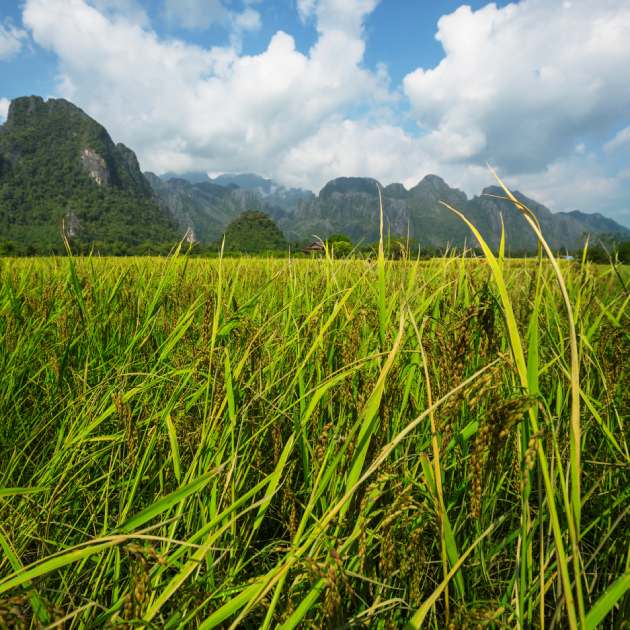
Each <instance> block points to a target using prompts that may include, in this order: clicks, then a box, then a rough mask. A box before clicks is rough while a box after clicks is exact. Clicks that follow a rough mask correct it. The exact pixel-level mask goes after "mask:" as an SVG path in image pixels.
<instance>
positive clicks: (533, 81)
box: [404, 0, 630, 173]
mask: <svg viewBox="0 0 630 630" xmlns="http://www.w3.org/2000/svg"><path fill="white" fill-rule="evenodd" d="M436 38H437V39H438V40H439V41H440V42H441V44H442V46H443V48H444V52H445V57H444V59H443V60H442V61H441V62H440V64H439V65H438V66H436V67H435V68H429V69H425V68H418V69H417V70H415V71H414V72H412V73H410V74H408V75H407V76H406V77H405V79H404V89H405V92H406V94H407V96H408V97H409V100H410V103H411V105H412V108H413V114H414V116H415V118H416V120H417V121H418V123H419V124H420V125H421V126H422V127H423V128H425V129H426V130H427V132H428V136H427V139H426V143H427V146H428V147H431V149H432V151H433V152H435V153H439V154H440V155H441V156H442V158H443V159H445V160H450V159H453V160H472V161H477V162H479V163H483V162H485V161H486V160H490V161H493V162H495V163H498V164H500V165H501V166H503V168H504V169H506V170H507V171H508V172H512V173H517V172H525V171H532V172H533V171H541V170H544V168H545V167H546V166H547V165H548V164H550V163H551V162H553V161H554V160H556V159H558V158H560V157H562V156H564V155H568V154H569V153H570V152H571V151H572V150H573V149H574V147H575V145H576V144H577V143H578V142H579V141H580V140H582V139H583V138H585V137H586V138H589V139H591V140H595V141H597V140H600V141H601V139H602V138H603V137H604V136H605V134H606V133H607V129H608V127H609V125H610V123H611V121H619V120H623V119H624V118H625V119H627V117H628V116H630V82H628V80H627V68H628V62H629V61H630V4H629V3H628V2H627V0H606V1H605V2H603V1H602V2H593V1H592V0H575V1H573V2H571V3H564V5H563V4H561V3H557V2H549V0H522V1H521V2H519V3H518V4H509V5H507V6H505V7H503V8H498V7H497V6H496V5H495V4H488V5H486V6H485V7H484V8H482V9H479V10H478V11H473V10H472V9H471V8H470V7H468V6H462V7H460V8H459V9H458V10H457V11H455V12H454V13H452V14H450V15H446V16H443V17H442V18H441V19H440V20H439V22H438V32H437V35H436Z"/></svg>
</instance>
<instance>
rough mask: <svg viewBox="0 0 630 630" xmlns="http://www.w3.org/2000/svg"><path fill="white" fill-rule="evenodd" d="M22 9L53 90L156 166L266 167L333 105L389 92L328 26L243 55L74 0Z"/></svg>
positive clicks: (353, 41) (349, 42)
mask: <svg viewBox="0 0 630 630" xmlns="http://www.w3.org/2000/svg"><path fill="white" fill-rule="evenodd" d="M359 17H361V16H359ZM23 19H24V23H25V24H26V25H27V27H28V28H29V29H31V31H32V34H33V37H34V39H35V41H36V42H37V43H38V44H39V45H41V46H43V47H45V48H47V49H50V50H52V51H54V52H55V53H56V55H57V56H58V58H59V61H60V73H61V77H62V82H61V83H60V85H59V91H60V92H61V94H62V95H63V96H65V97H66V98H69V99H70V100H73V101H74V102H76V103H77V104H78V105H80V106H81V107H82V108H83V109H85V110H86V111H88V112H89V113H90V114H91V115H92V116H94V117H95V118H96V119H98V120H99V121H101V122H102V123H103V124H105V125H106V127H107V128H108V129H109V130H110V131H111V133H112V134H113V135H114V136H115V137H116V138H117V139H122V140H123V141H125V142H126V143H127V144H129V145H130V146H131V147H133V148H134V149H135V150H137V151H138V153H139V156H140V159H141V163H142V164H143V166H144V167H146V168H151V169H155V170H158V171H162V170H178V169H180V170H181V169H186V168H193V167H194V168H203V169H207V170H212V171H216V170H223V171H230V170H240V169H244V168H247V169H248V170H256V169H259V170H264V171H269V170H270V169H269V166H270V164H272V165H273V164H276V163H279V162H281V161H282V158H283V155H285V154H286V152H287V151H289V149H290V148H291V147H293V146H296V145H298V144H299V143H300V142H302V141H303V140H304V139H305V138H308V137H309V136H311V135H313V134H315V133H316V132H317V130H318V129H319V128H320V126H321V125H322V124H323V123H324V122H325V121H326V120H327V119H328V118H329V117H330V116H333V115H335V114H336V112H338V111H340V110H342V109H343V108H344V107H350V106H352V105H353V104H354V103H357V102H369V100H370V99H372V98H373V95H374V94H376V95H377V96H378V95H379V94H380V95H381V96H383V97H385V96H386V95H387V90H386V89H385V88H383V86H382V85H381V78H379V77H380V75H379V76H376V75H374V74H372V73H370V72H368V71H366V70H364V69H362V68H361V67H360V63H361V60H362V57H363V51H364V43H363V40H362V39H361V37H360V36H358V35H355V34H353V33H347V32H344V31H339V30H337V29H335V30H332V31H328V30H322V34H321V35H320V37H319V39H318V41H317V42H316V44H315V45H314V46H313V48H312V50H310V51H309V53H308V54H303V53H301V52H299V51H298V50H296V48H295V42H294V40H293V38H292V37H291V36H290V35H288V34H286V33H284V32H282V31H278V32H277V33H276V34H275V35H274V36H273V37H272V39H271V41H270V42H269V45H268V47H267V49H266V50H265V51H264V52H263V53H261V54H259V55H252V56H248V55H239V54H238V52H237V51H236V50H235V49H234V48H233V47H227V48H216V47H215V48H210V49H204V48H201V47H199V46H194V45H191V44H187V43H184V42H182V41H177V40H161V39H160V38H159V37H158V36H157V35H156V34H155V33H154V32H153V31H150V30H148V29H143V28H141V27H140V26H138V25H137V24H133V23H128V22H125V21H122V20H114V19H111V18H110V17H109V16H107V15H104V14H102V13H100V12H98V11H97V10H96V9H95V8H94V7H92V6H90V5H88V4H87V3H86V2H84V0H28V2H27V4H26V6H25V9H24V14H23ZM357 19H359V18H357ZM272 170H274V175H275V174H276V172H275V169H273V168H272Z"/></svg>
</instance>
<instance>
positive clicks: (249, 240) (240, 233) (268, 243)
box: [225, 211, 288, 253]
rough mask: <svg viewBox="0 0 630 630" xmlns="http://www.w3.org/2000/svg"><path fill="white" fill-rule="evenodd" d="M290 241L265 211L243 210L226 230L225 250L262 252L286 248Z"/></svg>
mask: <svg viewBox="0 0 630 630" xmlns="http://www.w3.org/2000/svg"><path fill="white" fill-rule="evenodd" d="M287 247H288V243H287V241H286V239H285V238H284V235H283V234H282V232H281V231H280V230H279V229H278V226H277V225H276V224H275V223H274V222H273V220H272V219H271V218H270V217H268V216H267V215H266V214H265V213H264V212H255V211H248V212H243V214H241V215H240V216H239V217H237V218H236V219H234V221H232V222H231V223H230V224H229V225H228V226H227V229H226V230H225V251H228V252H242V253H261V252H270V251H275V250H286V249H287Z"/></svg>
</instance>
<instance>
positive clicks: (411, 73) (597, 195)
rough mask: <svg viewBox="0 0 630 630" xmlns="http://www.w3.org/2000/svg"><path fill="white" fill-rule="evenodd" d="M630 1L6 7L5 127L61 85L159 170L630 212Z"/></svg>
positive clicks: (279, 0)
mask: <svg viewBox="0 0 630 630" xmlns="http://www.w3.org/2000/svg"><path fill="white" fill-rule="evenodd" d="M629 62H630V3H629V2H628V1H627V0H601V1H598V2H593V1H592V0H520V1H519V2H512V3H507V2H495V3H491V4H490V3H486V2H482V1H475V2H467V3H465V4H464V3H462V2H459V1H457V0H435V1H434V0H431V1H429V0H416V1H412V0H380V1H379V0H263V1H261V0H153V1H149V0H24V1H19V2H18V1H12V0H0V121H1V120H2V119H3V118H4V117H5V116H6V112H7V109H8V104H9V101H10V99H11V98H14V97H16V96H20V95H24V94H40V95H42V96H45V97H65V98H68V99H69V100H72V101H73V102H75V103H76V104H77V105H79V106H80V107H82V108H83V109H84V110H85V111H87V112H88V113H89V114H90V115H92V116H93V117H94V118H96V119H97V120H99V121H100V122H102V123H103V124H104V125H105V126H106V127H107V128H108V130H109V131H110V133H111V135H112V136H113V138H114V140H116V141H122V142H124V143H125V144H127V145H128V146H130V147H131V148H132V149H134V150H135V151H136V152H137V154H138V157H139V159H140V162H141V165H142V166H143V168H145V169H147V170H153V171H156V172H163V171H179V172H182V171H186V170H206V171H208V172H211V173H217V172H225V171H228V172H238V171H254V172H258V173H261V174H263V175H266V176H269V177H273V178H274V179H276V180H278V181H280V182H281V183H284V184H287V185H294V186H303V187H308V188H311V189H313V190H318V189H319V188H320V187H321V186H322V185H323V184H324V183H325V182H326V181H327V180H328V179H330V178H332V177H336V176H340V175H366V176H372V177H376V178H378V179H380V180H381V181H382V182H383V183H385V184H387V183H390V182H392V181H402V182H403V183H405V184H406V185H408V186H409V185H413V184H414V183H416V182H417V181H418V180H419V179H421V178H422V177H423V176H424V175H426V174H427V173H430V172H433V173H437V174H439V175H441V176H443V177H444V178H445V179H446V180H447V181H448V182H449V183H450V184H451V185H455V186H458V187H460V188H462V189H463V190H465V191H466V192H467V193H468V194H471V195H472V194H478V193H479V192H480V190H481V189H482V188H483V187H484V186H485V185H487V184H488V183H491V177H490V175H489V172H488V170H487V166H486V165H487V164H491V165H493V166H495V167H496V168H497V169H498V171H499V173H500V174H501V175H502V176H503V177H504V178H505V180H506V181H507V182H508V184H509V185H511V186H512V187H513V188H518V189H520V190H522V191H523V192H525V193H527V194H529V195H530V196H532V197H534V198H536V199H537V200H540V201H542V202H543V203H546V204H547V205H549V206H550V207H551V208H552V209H554V210H571V209H575V208H580V209H582V210H585V211H590V212H595V211H600V212H603V213H605V214H607V215H609V216H611V217H613V218H615V219H616V220H618V221H620V222H622V223H624V224H626V225H630V161H629V160H628V155H629V154H630V82H628V81H627V80H626V79H625V78H624V77H625V76H626V75H627V67H628V63H629Z"/></svg>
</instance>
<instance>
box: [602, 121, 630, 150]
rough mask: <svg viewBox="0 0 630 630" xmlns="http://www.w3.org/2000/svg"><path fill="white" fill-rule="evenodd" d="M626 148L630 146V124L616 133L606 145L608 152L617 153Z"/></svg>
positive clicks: (605, 148)
mask: <svg viewBox="0 0 630 630" xmlns="http://www.w3.org/2000/svg"><path fill="white" fill-rule="evenodd" d="M624 148H625V149H627V148H630V126H628V127H625V128H624V129H622V130H621V131H619V132H618V133H616V134H615V137H614V138H613V139H612V140H609V141H608V142H607V143H606V144H605V145H604V151H605V152H606V153H615V152H616V151H619V150H620V149H624Z"/></svg>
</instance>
